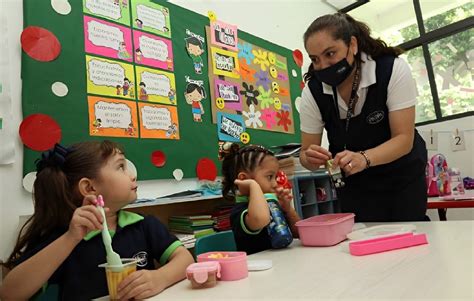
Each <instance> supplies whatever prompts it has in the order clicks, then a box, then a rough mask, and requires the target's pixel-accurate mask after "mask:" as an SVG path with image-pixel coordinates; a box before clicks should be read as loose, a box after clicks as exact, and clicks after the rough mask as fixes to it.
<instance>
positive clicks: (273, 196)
mask: <svg viewBox="0 0 474 301" xmlns="http://www.w3.org/2000/svg"><path fill="white" fill-rule="evenodd" d="M263 195H264V196H265V199H266V200H267V201H278V198H277V196H276V194H275V193H264V194H263ZM235 202H236V203H248V202H249V197H248V196H246V195H238V196H236V197H235Z"/></svg>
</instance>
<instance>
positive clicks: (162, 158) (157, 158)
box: [151, 151, 166, 167]
mask: <svg viewBox="0 0 474 301" xmlns="http://www.w3.org/2000/svg"><path fill="white" fill-rule="evenodd" d="M151 163H153V165H155V166H156V167H163V166H164V165H165V164H166V155H165V153H163V152H162V151H154V152H153V153H152V154H151Z"/></svg>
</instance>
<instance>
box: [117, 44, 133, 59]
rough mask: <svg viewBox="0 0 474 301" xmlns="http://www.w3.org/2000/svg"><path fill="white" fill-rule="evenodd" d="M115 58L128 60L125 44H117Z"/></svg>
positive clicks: (128, 54) (128, 55)
mask: <svg viewBox="0 0 474 301" xmlns="http://www.w3.org/2000/svg"><path fill="white" fill-rule="evenodd" d="M117 57H118V58H119V59H121V60H128V59H129V58H130V53H128V51H127V45H126V44H125V42H120V43H119V47H118V51H117Z"/></svg>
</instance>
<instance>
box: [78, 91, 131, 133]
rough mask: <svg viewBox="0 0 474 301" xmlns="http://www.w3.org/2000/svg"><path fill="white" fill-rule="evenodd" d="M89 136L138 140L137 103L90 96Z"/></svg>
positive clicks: (88, 98)
mask: <svg viewBox="0 0 474 301" xmlns="http://www.w3.org/2000/svg"><path fill="white" fill-rule="evenodd" d="M87 100H88V103H89V134H90V135H91V136H102V137H128V138H138V130H137V129H138V119H137V103H136V102H135V101H127V100H122V99H111V98H103V97H98V96H88V97H87Z"/></svg>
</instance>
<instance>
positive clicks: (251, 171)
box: [222, 144, 300, 254]
mask: <svg viewBox="0 0 474 301" xmlns="http://www.w3.org/2000/svg"><path fill="white" fill-rule="evenodd" d="M226 152H227V154H226V155H225V156H224V160H223V162H222V174H223V176H224V181H223V189H222V193H223V195H224V196H225V197H234V198H235V200H236V205H235V207H234V208H233V210H232V212H231V217H230V220H231V225H232V231H233V232H234V237H235V242H236V244H237V249H238V250H240V251H245V252H247V254H252V253H256V252H260V251H263V250H267V249H271V248H272V245H273V247H275V245H274V244H272V241H271V237H270V234H271V232H272V231H273V230H274V229H273V225H274V222H277V221H276V220H275V218H273V221H272V215H273V214H271V213H270V210H272V211H273V210H274V209H276V210H278V209H281V210H282V211H283V214H284V217H282V219H283V220H282V221H280V222H279V223H280V224H283V225H285V224H286V222H288V224H289V225H290V229H291V232H292V234H293V236H294V237H298V232H297V230H296V227H295V223H296V222H297V221H298V220H300V218H299V216H298V214H297V213H296V211H295V210H294V208H293V207H292V206H291V200H292V198H291V195H290V190H289V189H283V188H281V187H277V182H276V173H277V172H278V169H279V166H278V161H277V159H276V158H275V157H274V156H273V153H272V152H270V151H268V150H267V149H265V148H264V147H262V146H258V145H250V146H246V147H243V148H239V146H238V145H237V144H232V145H231V146H230V147H229V149H228V150H226ZM275 199H277V200H278V202H279V207H280V208H272V207H274V204H275V202H274V200H275ZM277 207H278V206H277ZM289 242H291V240H290V241H289ZM289 242H288V243H289ZM286 245H287V244H285V245H282V246H279V247H283V246H286Z"/></svg>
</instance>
